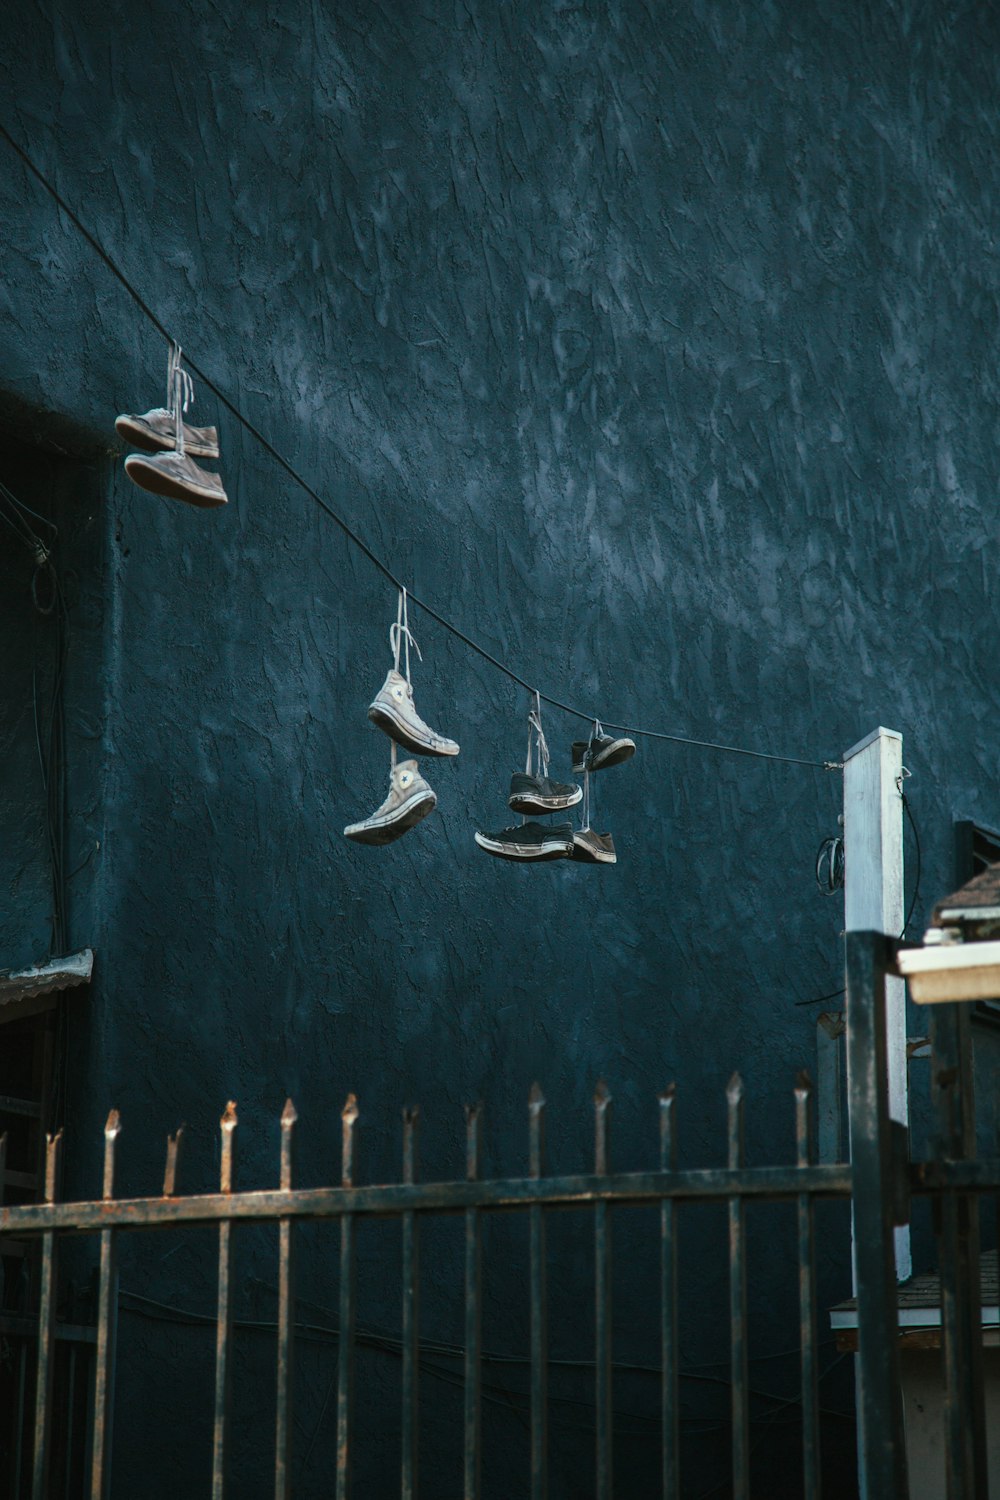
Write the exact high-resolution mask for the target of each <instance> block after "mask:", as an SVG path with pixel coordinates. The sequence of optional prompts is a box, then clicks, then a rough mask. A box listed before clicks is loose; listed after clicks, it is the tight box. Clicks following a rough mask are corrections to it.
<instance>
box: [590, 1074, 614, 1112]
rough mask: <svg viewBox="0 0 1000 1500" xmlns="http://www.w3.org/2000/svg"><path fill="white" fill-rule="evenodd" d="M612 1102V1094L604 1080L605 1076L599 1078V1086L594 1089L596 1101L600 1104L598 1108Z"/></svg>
mask: <svg viewBox="0 0 1000 1500" xmlns="http://www.w3.org/2000/svg"><path fill="white" fill-rule="evenodd" d="M610 1102H611V1094H610V1092H609V1090H608V1086H607V1084H606V1083H605V1082H604V1079H603V1078H599V1079H598V1080H597V1087H596V1088H595V1089H594V1103H595V1104H596V1105H597V1106H598V1108H600V1107H601V1106H603V1105H605V1104H610Z"/></svg>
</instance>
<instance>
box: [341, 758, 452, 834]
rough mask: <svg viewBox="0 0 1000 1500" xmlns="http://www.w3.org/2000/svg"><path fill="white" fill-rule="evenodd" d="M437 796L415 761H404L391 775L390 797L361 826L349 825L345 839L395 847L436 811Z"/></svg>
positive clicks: (345, 830) (345, 832)
mask: <svg viewBox="0 0 1000 1500" xmlns="http://www.w3.org/2000/svg"><path fill="white" fill-rule="evenodd" d="M436 806H437V797H436V795H435V793H434V792H433V791H432V790H431V788H430V787H429V786H428V785H427V782H426V781H425V780H424V778H423V777H422V776H421V774H420V768H419V766H418V765H417V763H416V761H415V760H401V761H400V762H399V764H398V765H395V766H393V768H392V772H391V773H390V776H389V795H388V797H386V799H385V801H384V802H383V803H382V806H381V807H379V808H377V809H376V810H375V812H373V813H372V815H371V817H370V818H364V819H363V820H362V821H361V822H360V823H349V824H348V825H347V827H346V828H345V829H344V837H345V838H347V839H353V840H354V841H355V843H358V844H391V843H392V842H393V841H394V840H395V839H398V838H402V836H403V834H404V833H407V832H408V831H409V830H410V829H411V828H413V827H414V826H415V825H416V824H417V823H419V822H420V821H421V819H422V818H426V816H427V814H428V813H430V812H433V811H434V808H435V807H436Z"/></svg>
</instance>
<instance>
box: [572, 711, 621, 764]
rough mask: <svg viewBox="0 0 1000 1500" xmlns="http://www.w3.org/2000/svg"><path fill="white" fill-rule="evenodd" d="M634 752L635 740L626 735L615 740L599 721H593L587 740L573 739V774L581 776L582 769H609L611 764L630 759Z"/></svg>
mask: <svg viewBox="0 0 1000 1500" xmlns="http://www.w3.org/2000/svg"><path fill="white" fill-rule="evenodd" d="M634 754H635V740H630V739H629V738H628V737H627V735H622V736H621V738H620V739H617V740H616V739H614V738H613V737H612V736H611V735H610V734H605V733H604V730H603V728H602V727H601V724H600V721H595V723H594V729H593V732H592V734H591V736H590V739H589V740H574V741H573V775H574V776H581V775H582V774H583V772H584V771H607V770H610V768H611V767H612V766H620V765H621V764H622V762H623V761H626V760H631V759H632V756H633V755H634Z"/></svg>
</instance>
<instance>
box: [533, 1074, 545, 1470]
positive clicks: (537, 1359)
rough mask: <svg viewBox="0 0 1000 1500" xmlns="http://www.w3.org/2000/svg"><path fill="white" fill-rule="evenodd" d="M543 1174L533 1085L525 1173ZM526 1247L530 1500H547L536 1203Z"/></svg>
mask: <svg viewBox="0 0 1000 1500" xmlns="http://www.w3.org/2000/svg"><path fill="white" fill-rule="evenodd" d="M544 1170H545V1096H544V1095H543V1093H542V1090H541V1088H540V1087H539V1085H538V1084H537V1083H533V1084H532V1086H531V1092H530V1094H529V1095H528V1171H529V1173H530V1175H531V1177H532V1179H533V1180H534V1181H536V1182H537V1181H538V1180H539V1179H540V1178H541V1176H542V1173H543V1172H544ZM528 1243H529V1273H528V1274H529V1278H530V1294H529V1295H530V1298H531V1331H530V1335H529V1338H530V1353H531V1500H548V1492H549V1468H548V1440H549V1432H548V1416H549V1410H548V1408H549V1391H548V1374H549V1354H548V1305H547V1296H546V1292H547V1287H546V1275H545V1211H544V1209H543V1208H542V1206H541V1204H539V1203H533V1204H532V1205H531V1207H530V1208H529V1210H528Z"/></svg>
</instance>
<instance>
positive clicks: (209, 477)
mask: <svg viewBox="0 0 1000 1500" xmlns="http://www.w3.org/2000/svg"><path fill="white" fill-rule="evenodd" d="M125 473H126V474H127V475H128V477H129V478H130V479H131V481H132V483H133V484H137V485H138V486H139V488H140V489H143V490H149V491H151V493H152V494H154V495H166V496H168V497H169V498H170V499H171V500H186V501H187V503H188V504H189V505H198V506H200V507H201V508H202V509H203V510H210V509H211V508H212V507H213V506H215V505H225V504H226V503H227V501H228V498H229V497H228V495H227V494H226V492H225V490H224V489H223V488H222V480H221V479H220V478H219V476H218V474H209V472H208V470H207V469H199V467H198V465H197V464H196V463H195V461H194V459H192V458H189V457H188V456H187V454H186V453H176V452H170V453H130V454H129V456H128V458H127V459H126V460H125Z"/></svg>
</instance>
